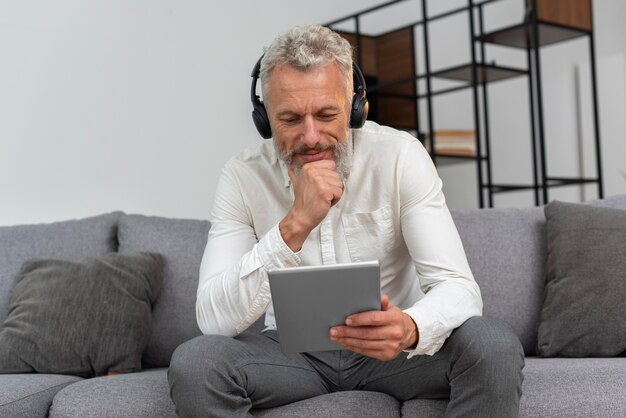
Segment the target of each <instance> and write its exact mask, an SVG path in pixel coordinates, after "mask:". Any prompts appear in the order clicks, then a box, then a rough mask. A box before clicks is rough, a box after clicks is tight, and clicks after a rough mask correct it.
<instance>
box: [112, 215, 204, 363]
mask: <svg viewBox="0 0 626 418" xmlns="http://www.w3.org/2000/svg"><path fill="white" fill-rule="evenodd" d="M208 232H209V222H208V221H202V220H191V219H171V218H162V217H156V216H143V215H123V216H121V217H120V220H119V232H118V233H119V251H120V252H121V253H131V252H136V251H150V252H157V253H160V254H162V255H163V256H164V258H165V270H164V275H163V286H162V287H161V295H160V296H159V299H158V300H157V301H156V303H155V304H154V306H153V309H152V335H151V337H150V341H149V343H148V348H147V349H146V352H145V354H144V362H145V363H146V364H147V365H150V366H155V367H164V366H167V365H169V362H170V358H171V357H172V353H173V352H174V350H175V349H176V347H178V346H179V345H180V344H181V343H183V342H185V341H187V340H188V339H191V338H193V337H195V336H197V335H200V334H201V332H200V329H199V328H198V324H197V321H196V309H195V306H196V291H197V288H198V272H199V270H200V261H201V260H202V254H203V253H204V247H205V245H206V240H207V237H208Z"/></svg>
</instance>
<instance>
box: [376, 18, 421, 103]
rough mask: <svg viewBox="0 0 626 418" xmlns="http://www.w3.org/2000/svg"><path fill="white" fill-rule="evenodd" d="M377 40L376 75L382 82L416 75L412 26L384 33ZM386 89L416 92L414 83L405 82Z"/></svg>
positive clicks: (394, 91) (407, 92)
mask: <svg viewBox="0 0 626 418" xmlns="http://www.w3.org/2000/svg"><path fill="white" fill-rule="evenodd" d="M376 41H377V42H376V57H377V58H376V64H377V72H376V75H377V76H378V82H379V83H380V84H385V83H388V82H391V81H397V80H402V79H407V78H411V77H414V75H415V61H414V60H413V55H414V54H413V28H412V27H409V28H406V29H400V30H398V31H394V32H391V33H389V34H386V35H382V36H380V37H378V39H377V40H376ZM385 91H386V92H393V93H404V94H415V89H414V85H413V84H412V83H403V84H402V85H400V86H398V87H395V88H392V89H385Z"/></svg>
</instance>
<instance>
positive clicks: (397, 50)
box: [338, 27, 417, 128]
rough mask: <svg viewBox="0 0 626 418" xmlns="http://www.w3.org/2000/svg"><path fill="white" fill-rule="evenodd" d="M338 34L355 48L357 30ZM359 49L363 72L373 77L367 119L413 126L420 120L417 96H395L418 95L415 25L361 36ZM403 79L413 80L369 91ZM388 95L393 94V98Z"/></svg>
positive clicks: (369, 84)
mask: <svg viewBox="0 0 626 418" xmlns="http://www.w3.org/2000/svg"><path fill="white" fill-rule="evenodd" d="M338 33H339V34H341V36H343V37H344V38H346V39H347V40H348V41H349V42H350V44H351V45H352V46H353V47H355V48H356V35H355V34H354V33H347V32H339V31H338ZM360 52H361V65H360V67H361V71H362V72H363V75H364V76H365V77H366V78H367V79H369V80H370V81H369V82H368V92H367V97H368V100H369V102H370V116H369V118H368V119H370V120H374V121H376V122H378V123H380V124H383V125H389V126H394V127H398V128H414V127H415V124H416V121H417V119H416V118H417V110H416V109H417V103H416V101H415V99H413V98H409V99H407V98H398V97H393V96H396V95H398V94H400V95H405V96H407V95H408V96H410V97H414V96H415V82H414V81H413V78H414V77H415V61H414V57H413V56H414V54H413V28H412V27H409V28H406V29H400V30H397V31H394V32H391V33H388V34H385V35H380V36H367V35H361V50H360ZM355 55H356V54H355ZM402 79H410V81H408V82H405V83H402V84H400V85H397V86H393V87H389V88H384V89H372V90H371V91H369V88H370V87H373V86H378V85H381V84H384V83H389V82H395V81H398V80H402ZM388 94H391V97H390V96H389V95H388Z"/></svg>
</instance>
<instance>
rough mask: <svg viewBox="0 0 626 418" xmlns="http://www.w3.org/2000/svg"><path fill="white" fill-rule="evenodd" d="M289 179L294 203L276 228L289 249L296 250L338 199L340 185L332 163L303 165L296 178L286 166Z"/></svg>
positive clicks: (339, 197)
mask: <svg viewBox="0 0 626 418" xmlns="http://www.w3.org/2000/svg"><path fill="white" fill-rule="evenodd" d="M289 178H290V179H291V184H292V185H293V192H294V202H293V206H292V207H291V210H290V211H289V212H288V213H287V215H286V216H285V218H283V220H282V221H280V224H279V229H280V233H281V235H282V237H283V240H284V241H285V243H286V244H287V245H288V246H289V248H291V249H292V250H293V251H299V250H300V249H301V248H302V244H303V243H304V241H305V240H306V238H307V237H308V236H309V234H310V233H311V231H312V230H313V229H314V228H315V227H316V226H317V225H319V223H320V222H322V220H324V218H325V217H326V215H327V214H328V211H329V210H330V208H331V207H332V206H333V205H335V204H336V203H337V202H338V201H339V199H341V195H342V194H343V183H342V181H341V178H340V177H339V173H338V172H337V168H336V165H335V162H334V161H333V160H319V161H313V162H310V163H307V164H304V165H303V166H302V170H301V171H300V173H299V174H298V175H296V174H295V173H294V172H293V170H292V169H291V167H289Z"/></svg>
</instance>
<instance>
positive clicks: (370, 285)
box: [268, 261, 381, 353]
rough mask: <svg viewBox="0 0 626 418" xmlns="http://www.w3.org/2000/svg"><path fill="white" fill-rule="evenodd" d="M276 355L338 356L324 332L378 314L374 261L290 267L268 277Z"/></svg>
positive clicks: (377, 268) (377, 270)
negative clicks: (353, 318)
mask: <svg viewBox="0 0 626 418" xmlns="http://www.w3.org/2000/svg"><path fill="white" fill-rule="evenodd" d="M268 277H269V283H270V291H271V294H272V302H273V304H274V316H275V318H276V327H277V328H278V337H279V340H280V345H281V349H282V350H283V351H284V352H287V353H299V352H308V351H326V350H340V349H341V348H342V347H341V346H340V345H339V344H336V343H334V342H332V341H331V340H330V338H329V337H328V333H329V330H330V328H331V327H332V326H334V325H341V324H343V323H344V321H345V319H346V317H347V316H349V315H352V314H354V313H357V312H365V311H371V310H380V296H381V295H380V265H379V263H378V261H366V262H358V263H347V264H326V265H320V266H305V267H291V268H284V269H277V270H272V271H270V272H269V273H268Z"/></svg>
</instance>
